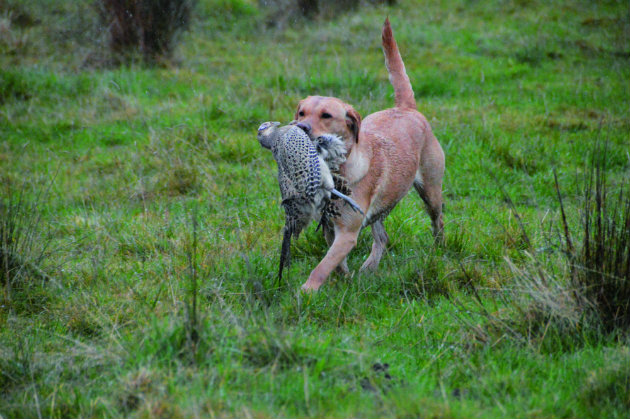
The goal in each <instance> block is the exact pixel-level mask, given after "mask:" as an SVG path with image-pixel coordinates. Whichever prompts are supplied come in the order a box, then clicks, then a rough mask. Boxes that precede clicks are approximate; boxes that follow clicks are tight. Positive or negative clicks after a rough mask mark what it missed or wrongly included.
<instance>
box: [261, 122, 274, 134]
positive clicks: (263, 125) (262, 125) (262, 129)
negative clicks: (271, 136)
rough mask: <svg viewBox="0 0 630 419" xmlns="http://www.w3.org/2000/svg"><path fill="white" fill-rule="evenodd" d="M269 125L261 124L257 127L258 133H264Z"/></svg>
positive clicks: (268, 123)
mask: <svg viewBox="0 0 630 419" xmlns="http://www.w3.org/2000/svg"><path fill="white" fill-rule="evenodd" d="M270 125H271V123H270V122H263V123H262V124H260V126H259V127H258V132H260V131H264V130H266V129H267V128H269V126H270Z"/></svg>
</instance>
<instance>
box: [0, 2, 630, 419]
mask: <svg viewBox="0 0 630 419" xmlns="http://www.w3.org/2000/svg"><path fill="white" fill-rule="evenodd" d="M80 4H82V3H81V2H65V1H63V0H29V1H27V2H16V1H9V0H7V1H4V2H3V1H0V23H1V24H2V25H0V26H1V27H2V28H6V29H2V30H0V183H2V185H3V188H2V192H1V193H2V194H8V193H9V192H8V191H11V190H13V191H23V193H24V195H25V196H26V197H29V199H30V200H29V202H30V203H35V204H36V211H35V212H32V213H30V214H31V215H30V216H31V217H37V216H39V217H41V218H40V221H39V224H38V226H39V228H40V229H41V230H42V234H41V236H39V237H41V240H40V241H39V242H38V243H37V245H38V246H39V245H41V246H45V247H46V249H47V251H46V255H47V257H46V258H45V259H44V260H43V261H41V263H40V265H39V266H40V268H41V269H42V270H43V271H45V272H46V273H47V275H48V276H49V277H50V278H49V279H45V278H41V277H39V276H37V275H31V276H29V275H23V276H22V277H20V278H19V281H17V282H16V283H15V284H14V285H15V286H14V287H13V289H12V294H11V296H10V297H7V295H6V293H5V294H3V300H2V303H1V304H2V305H1V306H0V415H1V416H2V417H7V418H8V417H11V418H13V417H16V418H17V417H38V416H41V417H51V418H52V417H169V418H170V417H191V416H201V417H209V416H219V417H232V416H233V417H244V416H252V417H278V416H280V417H466V418H468V417H580V418H583V417H626V416H627V412H628V409H630V399H629V396H628V394H630V367H629V365H630V351H629V349H628V347H629V344H630V341H629V340H628V335H627V333H626V334H624V333H619V334H616V335H614V336H610V335H602V334H597V333H589V332H588V331H584V333H582V334H580V333H577V335H576V336H575V337H571V338H566V339H564V338H562V337H561V336H558V335H556V334H552V333H549V334H548V335H545V334H542V333H541V334H538V335H533V337H532V338H531V340H529V341H524V340H519V339H516V338H514V336H513V335H510V334H509V333H503V332H502V331H501V330H495V329H493V327H494V326H495V324H494V323H493V322H492V321H491V319H492V318H493V317H492V316H496V317H501V318H502V319H505V318H508V319H510V316H511V315H512V314H514V313H513V310H512V308H513V307H512V305H511V301H510V297H509V296H510V295H512V294H511V293H510V292H508V291H507V290H513V289H515V287H516V285H515V273H514V272H513V270H512V269H511V268H510V266H509V264H508V263H507V262H506V258H509V259H510V260H511V261H512V262H513V263H515V264H516V265H517V266H520V264H526V263H528V262H527V261H528V258H527V257H525V256H524V250H527V249H528V248H527V246H526V244H525V243H524V239H523V234H522V231H521V229H520V227H519V225H518V222H517V219H516V218H515V213H514V209H513V208H512V207H511V206H510V205H509V203H508V202H506V199H505V196H504V195H503V193H502V192H501V190H502V189H503V190H504V191H505V192H506V193H507V194H508V195H509V197H510V198H511V199H512V201H513V202H514V205H515V207H516V210H517V211H518V213H519V214H520V216H521V217H522V219H523V222H524V228H525V230H526V231H527V234H528V235H529V237H530V239H531V240H532V242H533V248H534V249H538V250H539V252H540V254H539V257H541V258H545V260H546V261H548V263H549V264H550V265H551V266H555V269H556V271H558V272H562V265H561V264H560V262H559V259H560V258H559V257H557V256H558V252H559V249H558V248H557V247H554V245H553V241H551V242H550V240H551V239H550V237H551V238H553V237H554V234H555V233H554V232H555V231H556V230H557V229H558V228H559V226H560V213H559V204H558V202H557V199H556V191H555V188H554V180H553V170H554V169H556V171H557V173H558V178H559V182H560V185H561V187H562V190H563V195H564V196H563V199H564V204H565V210H566V211H567V216H568V218H569V223H570V224H571V225H572V226H578V225H579V221H580V212H579V209H580V208H581V203H582V199H583V196H582V194H581V193H580V191H579V188H580V185H582V181H583V179H584V178H585V177H586V176H587V175H588V173H589V156H590V153H591V152H592V150H593V148H594V144H595V142H596V141H597V140H599V141H607V142H608V148H609V151H608V155H607V159H608V161H607V166H606V175H607V177H608V181H609V182H610V184H611V185H612V187H613V188H615V187H616V186H618V185H619V184H621V183H622V181H624V180H626V181H627V179H628V176H629V167H630V163H629V157H628V151H629V149H630V99H629V98H630V65H629V64H630V62H629V53H630V20H629V19H630V17H629V15H628V8H627V4H626V3H624V2H614V1H607V2H585V1H572V2H560V1H551V2H542V1H534V0H532V1H492V2H467V1H455V0H453V1H448V2H429V3H426V2H422V4H421V5H419V3H418V2H415V1H410V0H400V1H399V2H398V5H396V6H393V7H384V6H378V7H376V6H369V7H368V6H366V7H362V8H359V9H358V10H357V11H355V12H352V13H349V14H346V15H343V16H341V17H340V18H339V19H337V20H333V21H319V22H315V23H307V22H297V23H296V24H294V25H292V26H289V27H287V28H284V29H273V28H267V27H266V26H265V24H264V21H265V19H266V18H265V16H264V11H263V10H260V9H259V8H258V6H257V4H258V3H257V2H253V1H252V2H248V1H245V0H242V1H227V0H222V1H218V0H204V1H202V2H201V4H200V7H199V9H198V17H197V18H196V20H195V22H194V25H193V28H192V30H191V31H190V32H189V33H187V34H185V35H184V36H183V37H182V42H181V44H180V47H179V49H178V50H177V51H176V57H175V60H174V63H173V64H171V65H167V66H164V67H161V68H149V67H145V66H143V65H141V64H133V65H130V66H128V67H122V68H108V67H102V66H100V65H98V63H99V62H101V61H100V57H101V55H103V54H105V52H103V51H102V48H103V46H104V45H106V42H105V41H104V35H103V32H102V31H101V29H102V28H99V27H98V25H97V23H96V22H97V19H96V16H95V15H94V10H92V9H90V8H89V7H88V6H81V5H80ZM7 10H10V11H11V12H8V11H7ZM20 13H22V14H23V15H24V16H27V17H30V20H29V19H27V18H20V19H18V16H21V14H20ZM387 15H389V17H390V20H391V21H392V25H393V28H394V32H395V36H396V38H397V40H398V43H399V47H400V49H401V53H402V55H403V59H404V61H405V64H406V67H407V71H408V73H409V76H410V79H411V82H412V84H413V86H414V90H415V93H416V99H417V102H418V106H419V109H420V111H421V112H422V113H423V114H425V115H426V116H427V118H428V120H429V121H430V123H431V124H432V127H433V130H434V132H435V133H436V136H437V137H438V139H439V140H440V142H441V144H442V147H443V148H444V151H445V153H446V167H447V171H446V176H445V183H444V193H445V201H446V202H445V205H446V207H445V222H446V245H445V246H443V247H440V248H435V247H434V246H433V244H432V238H431V234H430V221H429V218H428V216H427V215H426V214H425V213H424V210H423V206H422V202H421V201H420V199H419V197H418V196H417V195H416V194H414V193H411V194H410V195H409V196H408V197H407V198H405V199H404V200H403V201H402V202H401V203H400V204H399V205H398V206H397V207H396V209H395V210H394V211H393V212H392V213H391V215H390V217H389V218H388V219H387V220H386V222H385V227H386V229H387V231H388V232H389V236H390V238H391V243H390V245H389V247H388V252H387V254H386V255H385V256H384V258H383V261H382V262H381V267H380V270H379V271H378V272H377V273H375V274H359V273H358V268H359V267H360V266H361V263H362V261H363V260H364V259H365V258H366V257H367V255H368V253H369V250H370V247H371V235H370V233H369V231H365V232H363V233H362V234H361V236H360V238H359V243H358V245H357V248H356V249H355V250H354V251H353V252H352V253H351V255H350V257H349V265H350V269H351V271H353V273H352V275H351V276H350V277H348V278H346V277H341V276H338V275H333V276H332V277H331V278H330V279H329V281H328V282H327V283H326V285H325V286H324V287H323V288H322V290H321V291H320V292H319V293H318V294H315V295H302V294H300V293H299V292H298V289H299V285H300V284H302V283H303V282H304V280H305V279H306V278H307V276H308V274H309V272H310V271H311V270H312V269H313V268H314V266H315V265H316V264H317V263H318V262H319V260H321V258H322V257H323V255H324V253H325V251H326V245H325V241H324V240H323V238H322V237H321V236H320V234H319V233H316V232H315V226H312V227H310V228H309V229H308V230H307V231H306V232H305V233H304V234H303V235H302V236H301V237H300V238H299V240H298V241H297V242H296V243H295V244H294V245H293V248H292V253H293V256H292V258H293V264H292V265H291V267H290V270H289V271H288V272H287V274H285V278H286V279H287V281H286V283H284V284H282V285H281V286H280V287H276V282H275V281H276V273H277V264H278V257H279V248H280V242H281V228H282V224H283V214H282V210H281V208H280V206H279V192H278V188H277V183H276V179H275V170H276V168H275V163H274V161H273V158H272V156H271V154H270V153H268V152H267V151H265V150H263V149H262V148H260V146H259V145H258V143H257V141H256V138H255V135H254V133H255V129H256V127H257V126H258V125H259V124H260V123H261V122H263V121H267V120H281V121H289V120H290V119H292V116H293V112H294V111H295V106H296V104H297V102H298V100H299V99H301V98H303V97H304V96H306V95H309V94H322V95H334V96H337V97H340V98H342V99H344V100H346V101H348V102H349V103H351V104H353V106H354V107H355V108H356V109H357V110H358V111H359V112H360V113H361V115H363V116H366V115H368V114H369V113H371V112H375V111H377V110H380V109H383V108H386V107H389V106H391V105H392V104H393V91H392V88H391V86H390V85H389V83H388V80H387V72H386V70H385V67H384V64H383V56H382V52H381V51H380V28H381V25H382V22H383V20H384V18H385V16H387ZM226 16H227V17H226ZM95 63H96V64H95ZM51 179H52V180H51ZM41 191H47V192H46V193H41ZM5 196H8V195H5ZM29 208H30V207H29ZM195 212H196V214H197V220H198V226H197V227H196V235H197V245H196V252H195V254H194V257H191V252H192V250H191V249H192V248H193V246H192V242H193V230H194V228H193V226H192V224H191V216H192V214H193V213H195ZM26 215H27V216H28V215H29V213H28V212H27V213H26ZM550 243H551V244H550ZM36 250H37V249H36ZM545 255H546V256H545ZM191 260H192V262H191ZM191 263H192V264H193V265H194V267H195V268H196V270H197V271H196V275H197V276H196V278H197V282H198V296H197V298H198V301H197V304H198V306H197V307H198V313H199V324H198V335H199V339H198V340H194V339H191V338H190V330H189V326H188V325H187V324H188V323H189V320H188V319H190V313H189V312H188V310H189V307H190V304H191V298H192V297H191V290H190V284H191V273H190V272H191V271H190V268H191ZM473 291H474V292H473ZM475 292H478V293H479V294H480V298H481V301H482V304H483V307H484V309H485V310H488V312H489V313H490V314H491V315H492V316H487V315H484V314H483V312H482V308H480V307H481V306H480V303H479V302H478V301H477V300H476V297H475ZM512 321H513V322H514V324H516V326H518V324H517V323H518V322H519V321H520V320H519V317H517V316H516V315H515V314H514V317H513V318H512ZM507 324H508V326H510V323H509V322H508V323H507ZM512 326H513V327H516V326H514V325H512ZM377 363H380V364H382V363H387V364H389V368H388V369H387V371H381V370H379V371H376V370H375V368H374V366H375V364H377ZM377 369H378V368H377ZM386 374H388V376H389V377H391V378H387V377H386Z"/></svg>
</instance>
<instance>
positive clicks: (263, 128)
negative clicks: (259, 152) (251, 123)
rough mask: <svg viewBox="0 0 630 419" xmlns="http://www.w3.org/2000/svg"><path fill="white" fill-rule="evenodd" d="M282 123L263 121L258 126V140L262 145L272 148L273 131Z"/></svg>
mask: <svg viewBox="0 0 630 419" xmlns="http://www.w3.org/2000/svg"><path fill="white" fill-rule="evenodd" d="M279 125H280V122H263V123H262V124H260V126H259V127H258V142H259V143H260V145H261V146H263V147H265V148H268V149H271V146H272V145H273V139H274V136H273V133H274V132H275V131H276V128H277V127H278V126H279Z"/></svg>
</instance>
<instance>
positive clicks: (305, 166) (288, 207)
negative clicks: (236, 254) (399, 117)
mask: <svg viewBox="0 0 630 419" xmlns="http://www.w3.org/2000/svg"><path fill="white" fill-rule="evenodd" d="M279 125H280V124H279V123H278V122H273V123H270V122H265V123H264V124H262V125H261V126H260V128H259V129H258V141H259V142H260V144H261V145H262V146H263V147H265V148H268V149H270V150H271V152H272V153H273V157H274V159H275V160H276V163H277V164H278V184H279V186H280V193H281V195H282V206H283V208H284V212H285V226H284V238H283V241H282V251H281V255H280V270H279V273H278V276H279V278H282V269H283V267H284V265H285V263H286V262H288V261H289V253H290V252H289V251H290V242H291V237H293V236H295V237H298V236H299V234H300V232H301V231H302V230H303V229H304V228H305V227H306V226H307V225H308V224H309V223H310V222H311V221H320V219H321V217H322V213H324V216H326V213H328V212H329V211H326V212H324V209H325V208H326V207H327V206H328V204H329V203H330V200H331V195H334V196H336V197H338V198H341V199H344V200H345V201H346V202H348V203H349V204H350V205H351V206H352V207H353V208H355V209H356V210H358V211H361V209H360V208H359V207H358V205H357V204H356V203H355V202H354V201H353V200H352V199H351V198H349V197H348V196H346V195H343V194H341V193H340V192H339V191H337V190H336V189H335V183H334V180H333V176H332V174H331V171H330V168H329V164H331V165H332V166H333V167H335V166H336V167H337V168H338V166H339V164H340V163H339V161H340V159H345V154H344V153H342V152H341V151H340V150H338V148H337V147H336V146H331V142H333V141H335V140H336V139H331V138H328V139H326V138H324V139H318V141H317V142H313V141H312V140H311V139H310V137H309V136H308V135H307V134H306V133H305V132H304V131H303V130H302V129H301V128H299V127H297V126H295V125H286V126H282V127H279ZM336 141H337V142H338V143H339V144H341V146H342V147H343V143H342V142H341V141H340V140H336ZM335 144H336V143H335ZM325 158H328V161H329V163H327V161H326V160H325ZM341 162H343V160H341Z"/></svg>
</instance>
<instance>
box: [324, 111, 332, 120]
mask: <svg viewBox="0 0 630 419" xmlns="http://www.w3.org/2000/svg"><path fill="white" fill-rule="evenodd" d="M322 118H324V119H328V118H332V115H331V114H329V113H328V112H324V113H323V114H322Z"/></svg>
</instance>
